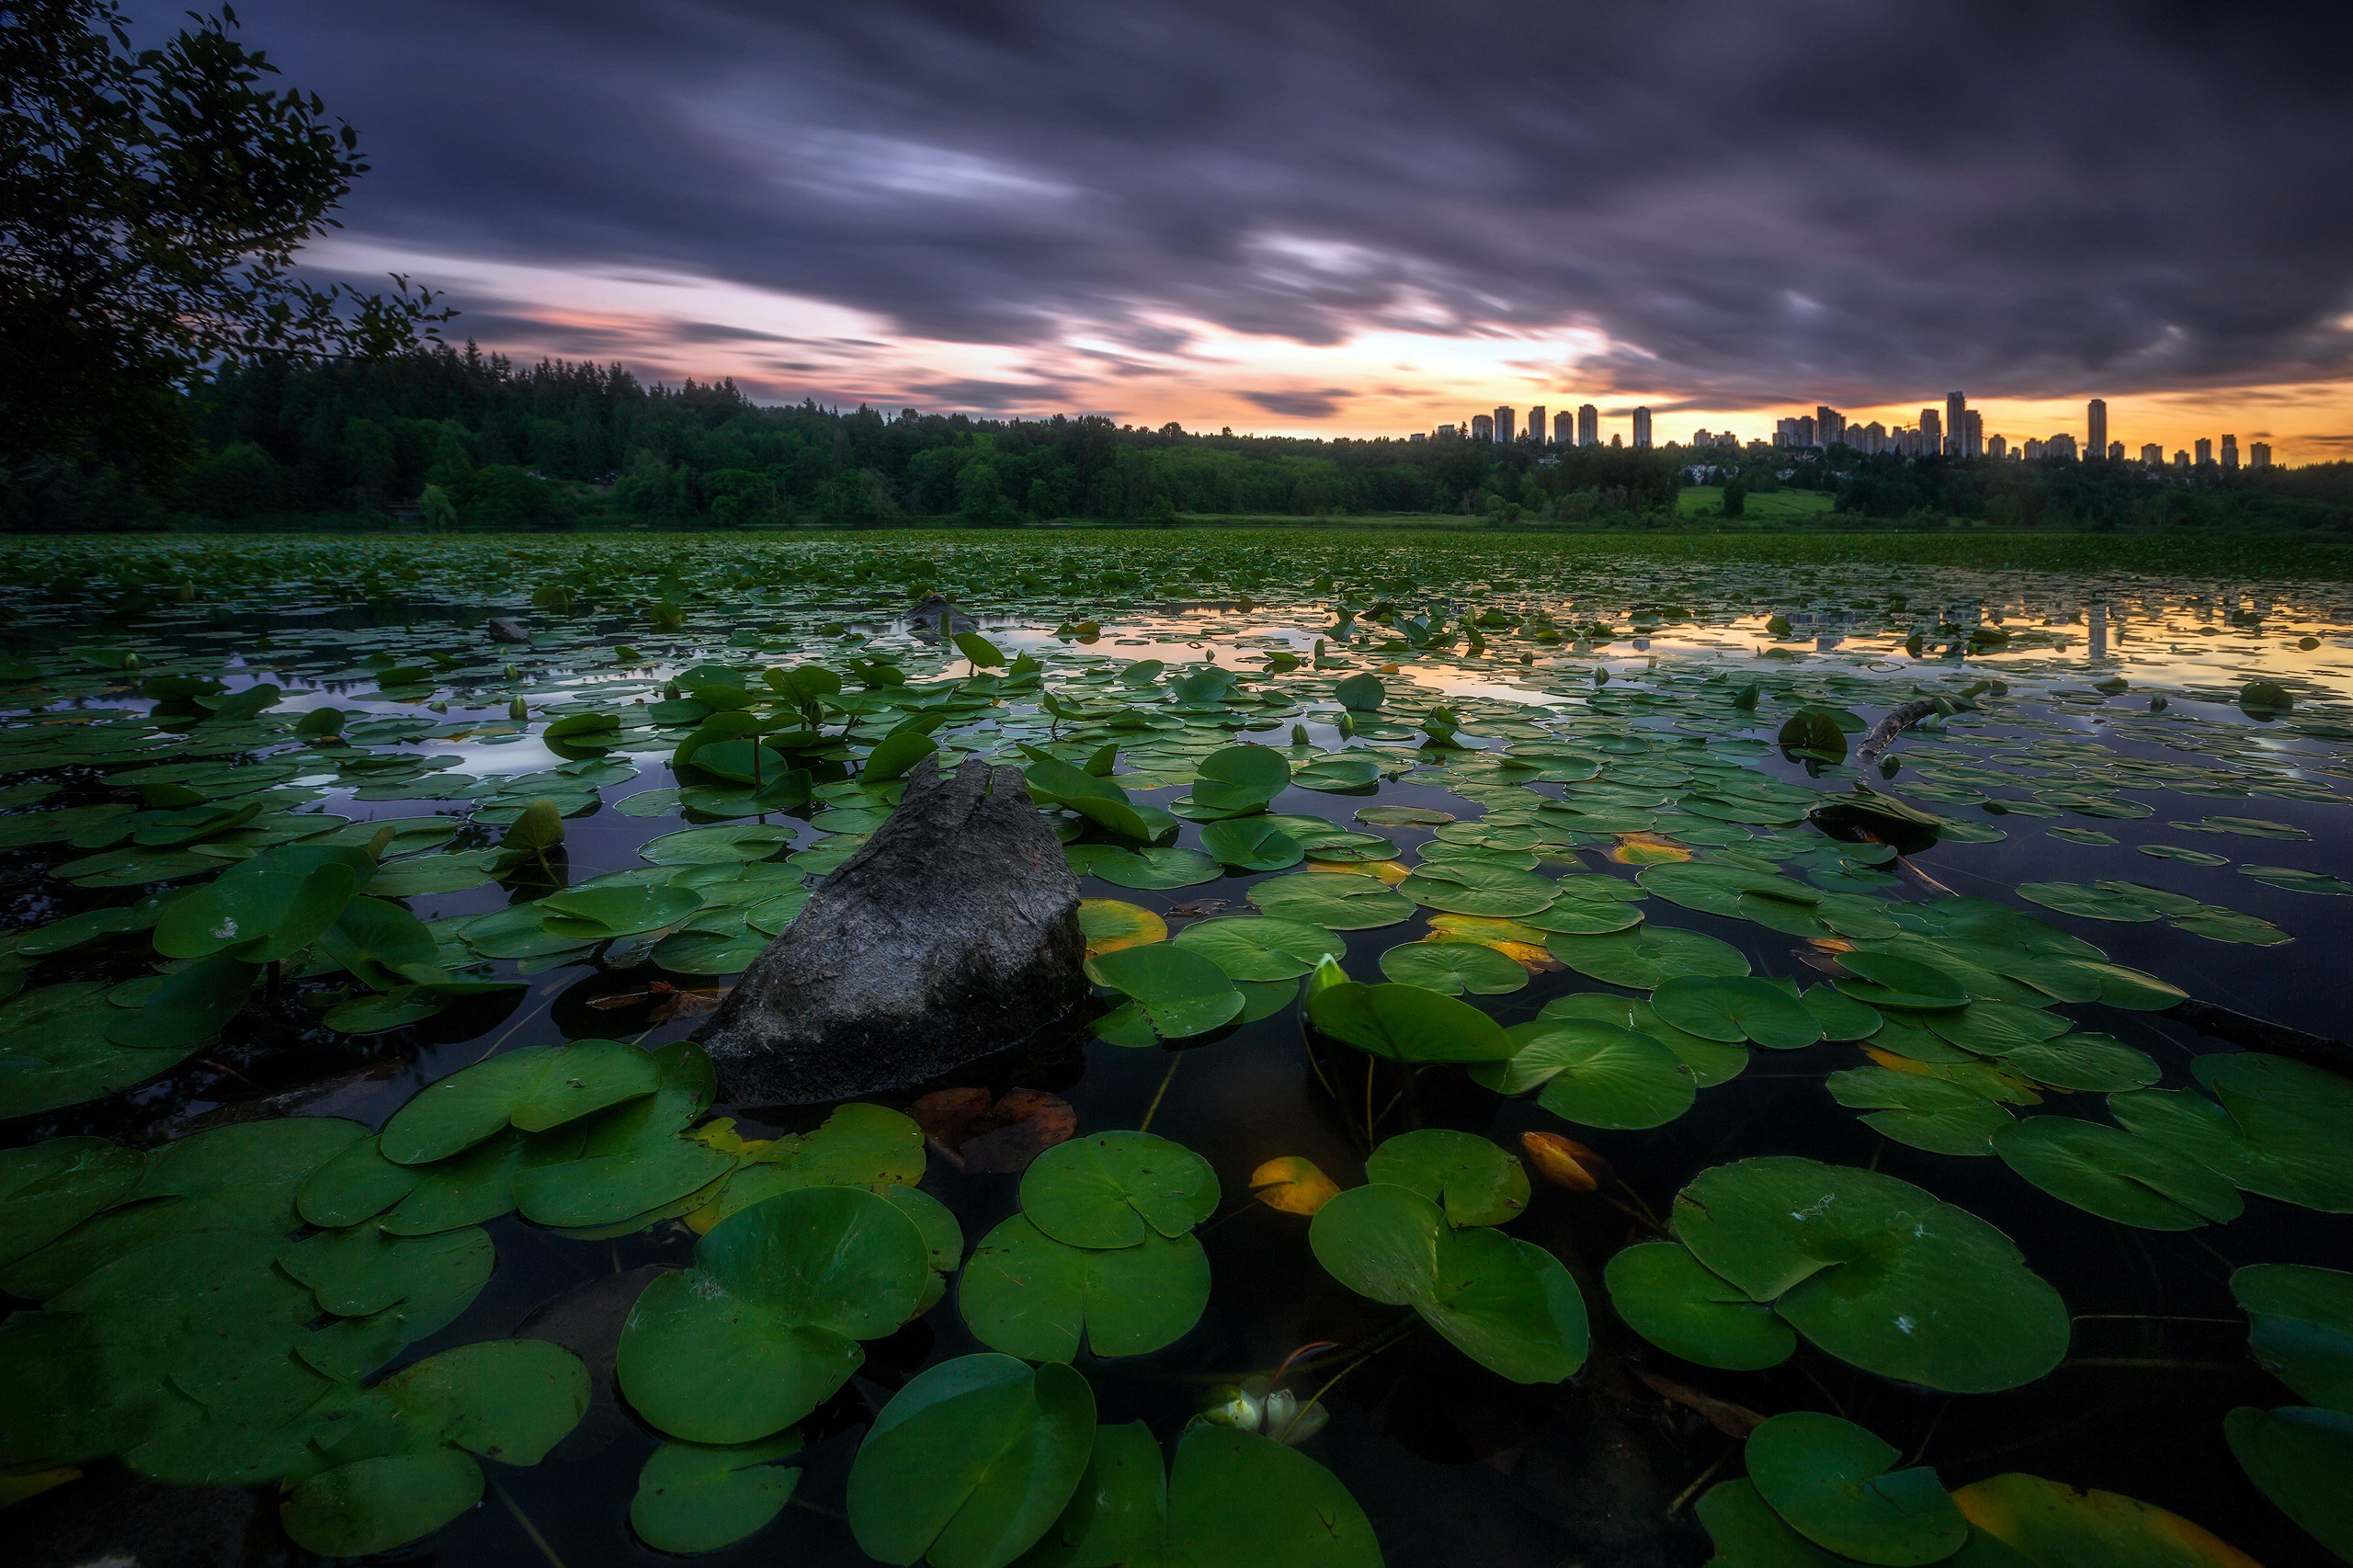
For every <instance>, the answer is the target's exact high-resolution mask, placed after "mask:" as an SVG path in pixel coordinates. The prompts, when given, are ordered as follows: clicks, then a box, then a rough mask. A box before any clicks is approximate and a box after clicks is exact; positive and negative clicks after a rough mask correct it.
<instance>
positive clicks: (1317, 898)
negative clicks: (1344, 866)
mask: <svg viewBox="0 0 2353 1568" xmlns="http://www.w3.org/2000/svg"><path fill="white" fill-rule="evenodd" d="M1249 899H1250V902H1251V903H1255V904H1256V905H1257V906H1258V907H1259V908H1260V909H1262V910H1264V911H1265V912H1266V913H1267V914H1268V915H1275V916H1277V917H1278V918H1280V919H1284V920H1303V921H1305V922H1306V923H1307V924H1309V925H1311V926H1323V927H1324V929H1325V930H1327V931H1366V930H1370V929H1372V928H1373V927H1375V926H1394V925H1396V924H1397V922H1399V921H1401V920H1404V919H1405V918H1407V917H1408V916H1410V915H1412V914H1413V913H1414V909H1415V904H1414V901H1413V900H1411V899H1409V898H1406V897H1404V895H1403V894H1400V893H1396V892H1391V891H1390V889H1389V888H1388V887H1387V886H1386V885H1385V884H1383V883H1381V882H1380V881H1375V880H1374V879H1373V878H1371V877H1364V876H1357V875H1353V874H1351V873H1348V872H1345V871H1302V872H1300V873H1298V874H1297V875H1295V876H1289V877H1274V878H1271V879H1269V880H1267V881H1263V882H1256V883H1253V884H1252V885H1251V888H1250V892H1249Z"/></svg>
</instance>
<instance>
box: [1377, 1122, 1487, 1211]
mask: <svg viewBox="0 0 2353 1568" xmlns="http://www.w3.org/2000/svg"><path fill="white" fill-rule="evenodd" d="M1364 1175H1365V1179H1366V1180H1367V1181H1376V1182H1386V1183H1388V1184H1389V1185H1390V1186H1392V1187H1404V1188H1405V1189H1406V1190H1407V1191H1409V1192H1417V1193H1419V1194H1421V1195H1422V1196H1423V1197H1424V1198H1427V1199H1429V1200H1430V1201H1431V1202H1433V1203H1436V1204H1438V1205H1439V1206H1440V1207H1441V1208H1442V1209H1443V1210H1444V1211H1445V1214H1446V1221H1447V1223H1448V1224H1449V1225H1455V1226H1462V1225H1500V1224H1503V1223H1504V1222H1505V1221H1508V1220H1511V1219H1514V1218H1516V1217H1517V1216H1518V1215H1519V1214H1520V1213H1522V1212H1524V1211H1525V1210H1527V1208H1528V1172H1527V1171H1526V1170H1525V1169H1524V1168H1523V1167H1522V1166H1521V1165H1520V1163H1519V1161H1518V1159H1517V1158H1516V1157H1514V1156H1513V1155H1511V1154H1509V1153H1506V1152H1505V1151H1503V1150H1502V1149H1499V1148H1497V1147H1496V1146H1495V1144H1493V1143H1491V1142H1488V1141H1487V1140H1486V1139H1484V1138H1480V1137H1476V1136H1474V1135H1473V1134H1472V1133H1468V1132H1457V1131H1453V1130H1451V1129H1449V1128H1442V1127H1429V1128H1424V1129H1422V1130H1420V1131H1415V1132H1401V1133H1399V1134H1398V1135H1397V1136H1396V1137H1394V1138H1390V1139H1386V1140H1384V1141H1383V1142H1381V1147H1380V1148H1378V1149H1375V1150H1374V1151H1373V1152H1372V1155H1371V1157H1370V1159H1368V1160H1366V1161H1365V1166H1364Z"/></svg>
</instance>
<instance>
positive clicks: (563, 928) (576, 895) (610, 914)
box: [539, 884, 702, 942]
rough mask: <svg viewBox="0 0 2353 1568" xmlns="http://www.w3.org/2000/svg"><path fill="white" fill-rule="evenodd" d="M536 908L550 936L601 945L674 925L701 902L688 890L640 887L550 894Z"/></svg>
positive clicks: (692, 911)
mask: <svg viewBox="0 0 2353 1568" xmlns="http://www.w3.org/2000/svg"><path fill="white" fill-rule="evenodd" d="M539 906H540V911H541V924H542V925H543V926H544V927H545V928H546V929H547V931H548V932H549V933H550V934H551V935H552V936H557V937H571V938H573V939H574V940H575V941H591V942H601V941H606V940H608V939H609V938H612V937H631V936H635V935H637V934H638V933H639V932H641V931H658V930H660V929H662V928H663V927H664V926H675V925H676V924H677V923H678V922H680V921H681V920H684V919H685V918H686V917H687V916H688V915H692V914H693V913H694V912H695V911H696V910H697V909H699V908H700V907H701V906H702V900H701V898H700V897H699V896H698V895H697V894H696V893H695V892H693V891H692V890H691V889H688V888H681V887H656V886H650V885H645V884H640V885H638V886H634V887H610V888H588V889H582V890H580V891H577V892H552V893H550V894H548V895H547V897H545V898H543V899H541V900H540V905H539Z"/></svg>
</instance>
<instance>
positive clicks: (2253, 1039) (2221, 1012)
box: [2161, 997, 2353, 1077]
mask: <svg viewBox="0 0 2353 1568" xmlns="http://www.w3.org/2000/svg"><path fill="white" fill-rule="evenodd" d="M2161 1016H2162V1017H2168V1018H2175V1019H2178V1020H2179V1021H2180V1022H2182V1023H2185V1024H2188V1026H2189V1027H2190V1028H2193V1029H2196V1030H2197V1031H2198V1032H2199V1033H2200V1034H2202V1035H2206V1036H2209V1037H2211V1038H2212V1039H2214V1040H2222V1041H2224V1042H2225V1043H2227V1044H2231V1045H2235V1046H2238V1047H2239V1048H2241V1049H2242V1050H2245V1051H2268V1052H2269V1053H2270V1054H2272V1055H2274V1056H2292V1057H2294V1058H2295V1059H2296V1060H2297V1061H2299V1062H2311V1063H2312V1064H2313V1066H2315V1067H2325V1068H2327V1069H2328V1070H2329V1071H2330V1072H2332V1073H2342V1074H2345V1075H2346V1076H2347V1077H2353V1045H2347V1043H2346V1042H2345V1041H2343V1040H2330V1039H2329V1038H2327V1037H2326V1036H2325V1035H2316V1034H2307V1033H2305V1032H2304V1031H2303V1030H2302V1029H2295V1028H2289V1027H2288V1026H2287V1025H2285V1024H2275V1023H2272V1022H2270V1021H2269V1020H2268V1019H2265V1018H2257V1017H2249V1016H2248V1015H2247V1014H2245V1013H2241V1012H2235V1011H2234V1010H2232V1009H2231V1008H2229V1007H2218V1006H2215V1005H2214V1004H2213V1003H2211V1002H2200V1001H2199V1000H2197V999H2196V998H2194V997H2192V998H2190V999H2188V1000H2186V1001H2181V1002H2177V1003H2175V1004H2174V1005H2173V1006H2170V1007H2167V1008H2166V1009H2165V1012H2164V1013H2163V1014H2162V1015H2161Z"/></svg>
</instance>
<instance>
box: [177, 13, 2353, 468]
mask: <svg viewBox="0 0 2353 1568" xmlns="http://www.w3.org/2000/svg"><path fill="white" fill-rule="evenodd" d="M178 9H179V6H176V5H174V6H161V5H156V6H150V7H147V11H146V13H144V15H145V16H146V19H150V20H152V21H154V22H157V23H160V22H161V21H162V20H165V19H168V18H169V17H172V16H174V15H176V12H177V11H178ZM238 14H239V16H240V17H242V18H243V21H244V34H245V37H246V39H247V40H248V41H249V42H251V43H253V44H256V45H257V46H259V47H262V48H265V49H267V51H269V53H270V55H271V57H272V59H273V60H274V61H276V62H278V64H279V65H280V66H281V67H282V68H283V70H284V72H285V74H286V77H287V80H288V81H289V82H290V83H293V84H297V85H301V86H302V87H304V88H305V89H309V90H315V91H317V92H318V93H319V94H321V95H322V96H323V97H324V98H325V99H326V101H327V104H328V108H329V109H330V111H331V112H332V113H334V114H335V115H339V116H341V117H342V118H344V119H348V120H349V121H351V123H353V124H354V125H355V126H357V127H358V130H359V131H360V134H361V137H362V144H363V146H364V147H365V148H366V149H367V150H368V152H369V154H370V156H371V160H372V163H373V165H374V166H373V170H372V172H371V173H370V174H369V175H368V176H366V177H365V178H364V179H362V181H361V182H360V183H359V185H358V187H356V188H355V190H354V191H353V193H352V195H351V197H350V198H349V199H348V200H347V203H346V207H345V210H344V211H343V213H342V214H341V216H342V219H343V222H344V224H345V227H344V229H343V230H342V231H341V232H340V233H336V234H335V235H334V236H333V237H332V238H331V239H329V240H328V241H327V242H325V243H323V244H319V245H316V246H314V247H313V249H312V250H311V252H310V253H308V254H309V257H310V261H311V264H312V266H313V267H314V268H315V269H316V270H317V271H319V272H320V273H321V274H323V275H328V276H336V277H344V278H356V279H361V280H365V279H366V278H369V277H370V276H371V275H381V274H382V273H385V272H391V271H398V272H403V273H406V274H409V275H411V276H413V277H414V278H416V279H417V280H418V281H420V282H423V283H426V284H427V285H429V286H431V287H434V288H437V289H440V290H446V291H447V293H448V297H449V302H450V303H454V304H456V305H457V306H458V307H459V308H460V310H461V311H462V312H464V313H463V314H462V315H461V316H460V319H459V320H458V321H457V322H456V323H455V324H453V327H452V328H451V329H450V330H451V333H452V335H456V336H460V337H462V336H466V335H471V336H472V337H474V338H476V339H478V340H479V341H480V342H481V343H482V345H483V347H485V348H495V349H497V350H500V351H502V352H505V353H506V354H508V355H510V356H513V357H515V358H518V359H525V360H529V359H536V358H540V357H541V356H553V357H560V358H592V359H597V360H600V361H611V360H618V361H621V362H623V363H626V364H627V365H629V366H630V367H631V369H634V370H636V371H637V372H638V373H640V374H641V375H642V376H646V377H649V378H653V379H662V380H669V381H676V380H678V379H680V378H683V377H687V376H693V377H696V378H698V379H712V378H716V377H720V376H732V377H733V378H734V379H735V380H736V381H737V382H738V383H739V384H740V385H742V386H743V387H745V390H746V391H748V392H750V393H751V394H752V395H753V396H755V397H756V398H758V399H760V400H762V401H767V402H799V401H800V400H801V399H802V398H804V397H809V398H814V399H815V400H816V401H817V402H818V403H824V404H835V405H843V406H852V405H856V404H858V403H871V404H874V405H875V406H877V407H880V408H882V409H884V410H886V411H896V410H898V409H900V408H905V407H913V408H916V409H920V410H923V411H925V412H942V413H949V412H959V411H961V412H967V413H972V414H979V415H1024V416H1029V415H1050V414H1053V413H1071V414H1104V415H1111V416H1112V417H1114V418H1115V419H1117V420H1118V421H1120V423H1122V424H1139V425H1154V426H1156V425H1161V424H1164V423H1166V422H1168V421H1171V420H1174V421H1176V422H1177V423H1179V424H1181V425H1183V426H1186V427H1187V428H1188V429H1216V428H1220V427H1226V426H1231V427H1232V428H1233V429H1234V430H1236V431H1254V432H1258V433H1286V434H1297V435H1321V436H1350V437H1371V436H1402V435H1404V434H1405V433H1407V432H1410V431H1415V430H1429V429H1432V428H1434V427H1435V426H1438V424H1441V423H1450V422H1457V421H1461V420H1463V419H1466V418H1468V417H1469V416H1470V415H1472V414H1473V413H1479V412H1485V411H1487V410H1489V409H1491V408H1493V407H1494V406H1495V405H1496V404H1498V403H1508V404H1511V405H1513V406H1515V407H1517V408H1518V409H1520V410H1522V411H1523V413H1522V416H1523V418H1524V417H1525V412H1524V411H1525V410H1526V409H1527V407H1528V406H1529V405H1530V404H1534V403H1542V404H1545V405H1547V406H1548V407H1551V408H1552V409H1555V410H1557V409H1559V408H1562V407H1563V406H1574V405H1575V404H1576V403H1584V402H1591V403H1595V404H1597V406H1598V407H1599V408H1600V409H1601V411H1602V414H1603V421H1604V422H1603V430H1604V433H1605V438H1607V436H1608V434H1610V433H1621V432H1626V431H1627V430H1628V429H1629V426H1628V423H1627V416H1628V415H1629V414H1630V412H1631V409H1632V408H1633V407H1635V406H1636V405H1638V404H1641V405H1647V406H1648V407H1650V408H1651V409H1653V410H1654V415H1655V418H1656V421H1657V430H1658V434H1659V437H1660V439H1662V440H1665V439H1670V438H1673V439H1688V437H1689V435H1690V433H1691V432H1692V431H1693V430H1695V429H1698V428H1702V427H1705V428H1710V429H1723V428H1727V427H1729V428H1732V429H1733V430H1736V431H1737V432H1739V433H1740V434H1741V435H1743V436H1746V437H1759V436H1764V435H1768V434H1769V432H1770V431H1771V428H1772V424H1773V420H1774V419H1775V418H1776V417H1777V416H1780V415H1792V414H1799V413H1806V412H1811V410H1812V409H1813V406H1814V405H1815V404H1817V403H1829V404H1831V405H1833V406H1835V407H1838V408H1841V409H1843V410H1846V411H1847V412H1848V414H1849V415H1850V416H1853V417H1856V418H1858V419H1872V418H1877V419H1880V420H1881V421H1883V422H1885V423H1888V424H1891V425H1893V424H1896V423H1905V424H1909V423H1912V422H1913V421H1914V420H1915V419H1916V418H1917V416H1918V411H1919V410H1920V409H1921V408H1922V407H1923V406H1926V405H1929V404H1935V405H1938V406H1941V404H1942V403H1943V400H1944V397H1945V394H1946V393H1947V392H1951V391H1954V390H1956V389H1958V390H1961V391H1963V392H1966V393H1968V395H1969V397H1970V399H1971V401H1972V404H1974V405H1977V406H1979V407H1981V408H1982V409H1984V414H1985V429H1986V432H1987V433H1988V434H1989V435H1991V434H1993V433H1995V432H2000V433H2003V434H2006V435H2007V436H2009V437H2011V438H2012V440H2013V441H2016V440H2018V439H2021V438H2023V437H2029V436H2048V435H2051V434H2052V433H2054V432H2057V431H2060V430H2068V431H2072V432H2073V433H2075V435H2076V436H2077V437H2078V438H2079V439H2080V438H2081V436H2082V434H2083V429H2084V410H2083V405H2084V401H2085V400H2086V398H2089V397H2093V396H2100V397H2105V398H2106V399H2107V401H2108V404H2109V433H2110V435H2111V437H2114V438H2118V439H2121V440H2123V441H2125V442H2126V443H2128V445H2129V446H2130V447H2131V449H2132V450H2133V451H2134V452H2135V453H2137V451H2138V449H2139V447H2140V444H2141V443H2142V442H2143V441H2156V442H2159V443H2160V444H2162V445H2163V446H2164V447H2165V449H2167V450H2168V451H2170V450H2171V449H2174V448H2177V447H2186V446H2188V443H2189V441H2190V440H2191V439H2192V438H2194V437H2198V436H2201V435H2202V436H2216V437H2219V436H2220V435H2221V434H2222V432H2225V431H2228V432H2231V433H2234V434H2235V435H2237V436H2238V437H2239V440H2240V442H2241V445H2242V448H2244V447H2245V444H2246V443H2248V442H2250V441H2253V440H2258V439H2262V440H2268V441H2269V442H2271V443H2272V445H2273V447H2274V449H2276V450H2277V452H2278V453H2279V458H2280V460H2283V461H2314V460H2327V459H2332V458H2353V243H2348V242H2353V201H2348V200H2347V194H2348V193H2353V91H2348V89H2347V82H2348V80H2353V75H2348V70H2349V69H2353V7H2347V6H2320V5H2315V4H2305V5H2301V6H2283V5H2274V4H2266V3H2257V0H2238V3H2236V4H2234V5H2231V6H2212V5H2208V4H2196V3H2188V0H2176V3H2155V0H2138V3H2129V4H2128V3H2120V0H2115V3H2112V0H2070V3H2069V4H2067V5H2063V6H2052V5H2050V4H2047V3H2039V4H2033V5H2027V4H2013V3H2010V0H1970V3H1967V4H1948V3H1938V0H1904V3H1901V4H1893V3H1891V0H1868V3H1859V0H1858V3H1850V0H1790V3H1787V4H1783V5H1778V6H1760V5H1756V4H1755V3H1754V0H1601V3H1588V4H1585V5H1577V6H1570V5H1559V4H1553V5H1544V4H1540V3H1537V0H1511V3H1508V4H1485V3H1483V0H1450V3H1449V4H1443V5H1433V4H1428V3H1427V0H1424V3H1420V4H1412V5H1407V4H1401V3H1396V0H1188V3H1182V4H1168V3H1164V0H1119V3H1117V4H1109V5H1086V4H1076V5H1074V4H1071V3H1069V0H1061V3H1058V4H1052V5H1047V4H1032V3H1029V0H856V3H855V4H842V3H839V0H833V3H828V4H824V5H817V4H806V3H801V0H332V3H327V4H322V3H320V0H244V3H242V4H240V5H239V6H238Z"/></svg>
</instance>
